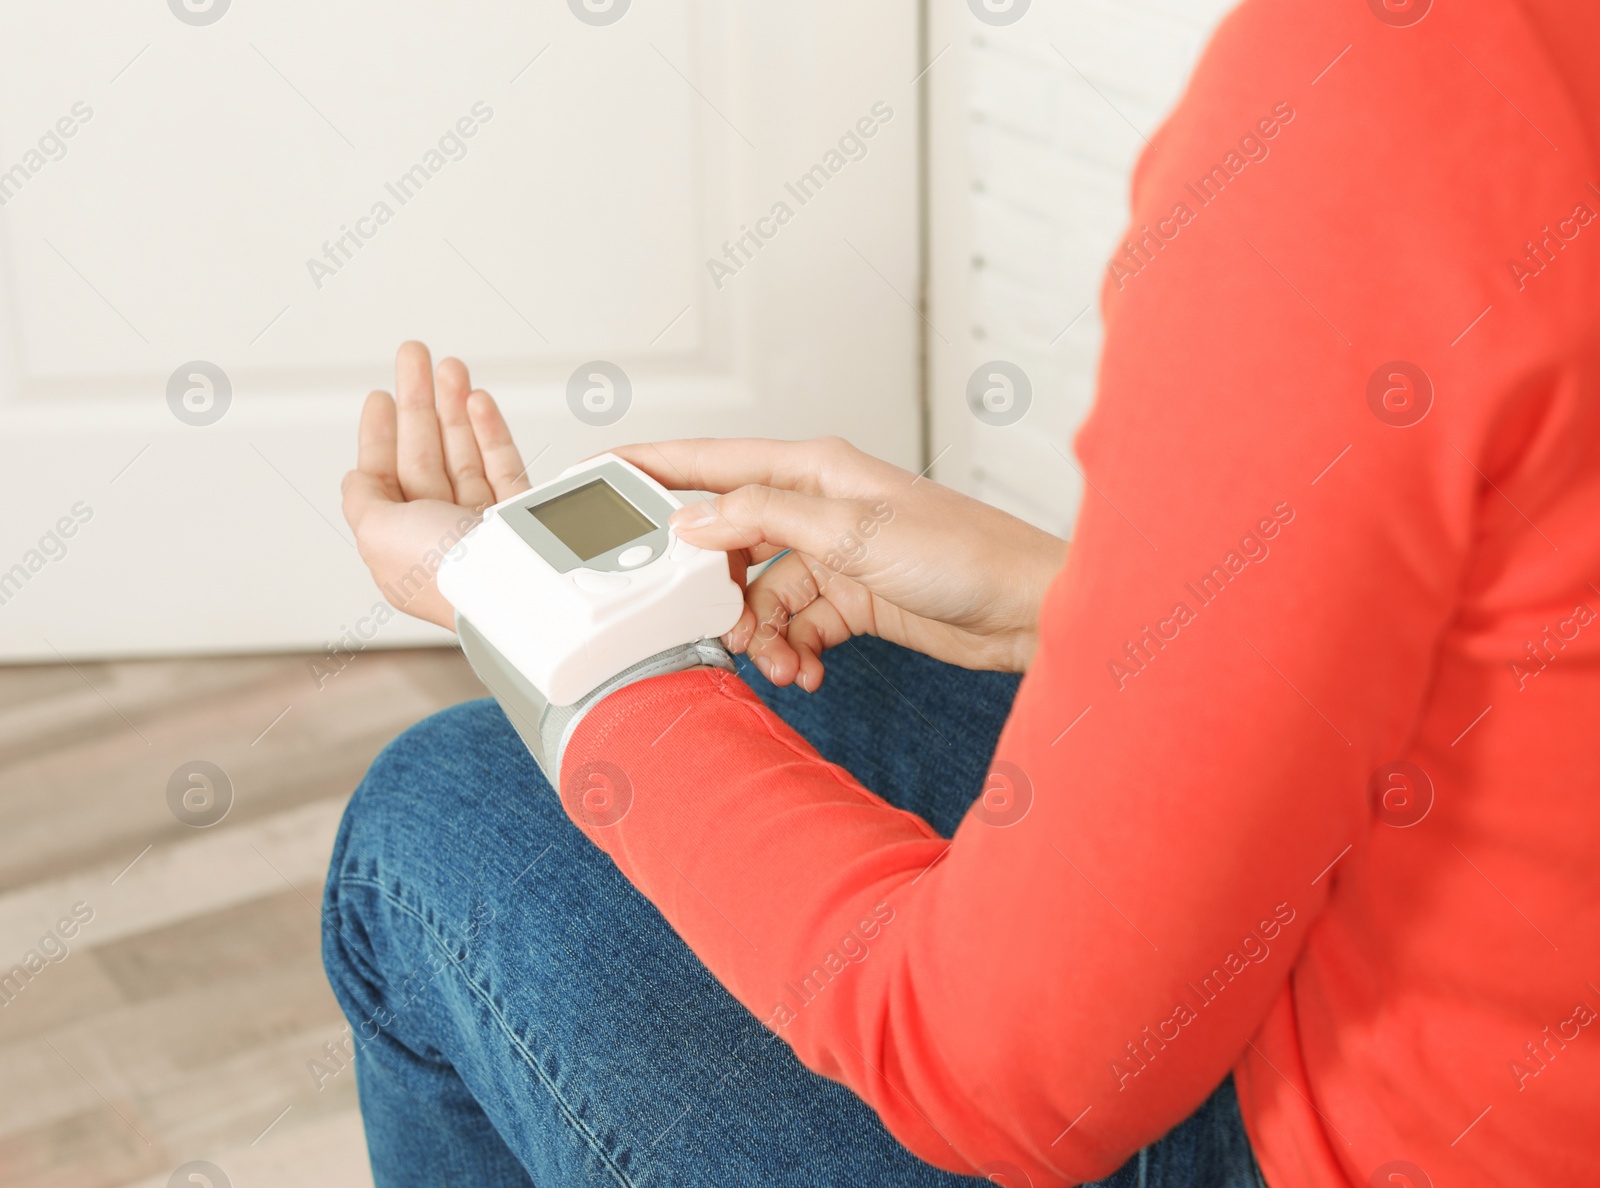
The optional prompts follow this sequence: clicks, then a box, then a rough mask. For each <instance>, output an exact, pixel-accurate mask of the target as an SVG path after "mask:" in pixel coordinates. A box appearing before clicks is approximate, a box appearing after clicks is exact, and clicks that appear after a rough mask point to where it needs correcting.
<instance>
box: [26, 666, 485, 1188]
mask: <svg viewBox="0 0 1600 1188" xmlns="http://www.w3.org/2000/svg"><path fill="white" fill-rule="evenodd" d="M312 659H313V658H311V657H305V656H278V657H250V658H232V659H208V660H167V661H140V662H126V663H106V664H79V665H77V666H75V667H74V666H71V665H61V666H42V667H31V668H0V978H6V977H9V978H10V979H11V980H10V982H7V983H0V1002H4V1001H5V1000H6V999H8V998H9V999H10V1001H9V1002H5V1005H0V1184H3V1185H5V1186H6V1188H44V1186H46V1185H49V1186H51V1188H114V1186H122V1185H138V1186H139V1188H167V1184H168V1181H169V1179H170V1178H171V1177H172V1174H173V1172H174V1171H175V1170H176V1169H177V1168H179V1167H180V1166H181V1165H183V1164H185V1163H187V1162H189V1161H192V1160H206V1161H209V1162H211V1163H213V1164H215V1165H216V1166H217V1167H219V1168H220V1169H221V1170H222V1171H223V1173H224V1174H225V1176H226V1177H227V1180H228V1182H229V1184H231V1186H232V1188H273V1186H277V1185H284V1186H288V1185H294V1186H296V1188H319V1186H322V1185H327V1186H329V1188H333V1186H338V1188H351V1186H360V1185H369V1184H370V1183H371V1178H370V1176H369V1174H368V1172H367V1167H366V1151H365V1146H364V1144H363V1141H362V1137H361V1125H360V1119H359V1116H358V1115H357V1113H356V1095H355V1083H354V1077H353V1074H352V1073H350V1072H349V1071H348V1069H345V1070H344V1071H342V1072H334V1073H333V1074H332V1075H331V1076H330V1075H326V1073H324V1075H323V1076H322V1077H321V1080H322V1084H321V1086H320V1087H319V1085H318V1076H317V1071H316V1070H317V1068H318V1066H319V1065H318V1064H314V1063H313V1062H319V1064H320V1067H321V1068H322V1069H324V1070H327V1069H337V1068H338V1067H339V1063H338V1061H337V1060H336V1059H335V1058H333V1057H330V1055H329V1053H328V1050H327V1048H326V1045H329V1044H332V1045H334V1051H335V1052H337V1051H338V1049H339V1046H340V1045H341V1044H342V1042H343V1040H344V1036H345V1028H344V1025H343V1020H342V1018H341V1016H340V1014H339V1011H338V1008H337V1006H336V1005H335V1003H334V999H333V996H332V994H331V993H330V991H329V990H328V987H327V984H326V982H325V981H324V979H323V975H322V967H321V962H320V959H319V956H318V944H319V940H318V910H317V904H318V901H319V896H320V894H321V891H322V879H323V873H324V870H325V868H326V865H327V860H328V854H329V851H330V849H331V847H332V843H333V834H334V830H335V828H336V826H337V824H338V821H339V815H340V813H341V811H342V810H343V807H344V803H345V800H346V798H347V797H348V796H349V794H350V791H351V789H352V788H354V787H355V785H356V783H357V781H359V779H360V777H361V773H362V772H363V771H364V770H365V768H366V766H367V764H368V763H370V762H371V760H372V758H373V756H374V755H376V754H377V752H378V750H379V749H380V748H381V747H382V746H383V745H384V743H386V742H387V741H388V740H389V739H390V738H392V737H394V735H395V734H396V733H398V732H399V731H400V730H402V729H403V728H404V727H406V726H408V725H409V724H411V723H412V722H415V721H416V720H418V719H419V718H422V717H424V716H426V715H427V714H429V713H431V712H433V711H434V710H436V709H439V708H441V707H443V706H446V705H450V704H453V703H455V702H457V701H461V700H464V699H466V698H469V697H477V696H481V695H482V690H481V687H480V686H479V685H478V683H477V681H476V680H475V679H474V678H473V677H472V674H471V672H470V671H469V670H468V669H467V667H466V664H465V662H464V661H463V660H462V659H461V656H460V654H459V653H458V652H455V651H453V650H450V651H409V652H406V651H402V652H370V653H361V654H358V655H357V656H355V657H354V658H353V659H351V660H349V662H348V663H347V665H346V667H344V668H343V669H342V670H341V671H338V672H337V673H336V674H335V675H326V671H327V669H328V667H329V666H328V665H326V664H324V665H322V666H321V667H322V675H318V674H315V673H314V671H313V669H312V667H311V660H312ZM319 681H320V686H319ZM197 759H198V760H205V761H208V762H210V763H214V764H216V765H217V766H218V767H220V768H221V769H222V770H223V772H224V773H226V775H227V777H228V779H229V781H230V782H231V784H232V787H233V790H234V800H233V804H232V807H231V809H230V810H229V812H228V814H227V816H226V817H225V818H224V819H223V820H221V821H220V822H218V823H217V824H214V825H211V826H209V827H206V828H197V827H195V826H193V825H189V824H185V823H183V822H181V821H179V820H178V819H177V818H176V817H175V816H174V814H173V812H172V811H170V810H169V808H168V798H167V784H168V780H169V778H170V777H171V776H172V774H173V772H174V770H175V769H177V768H178V767H179V766H180V765H182V764H184V763H187V762H189V761H192V760H197ZM75 905H81V906H78V908H77V910H78V914H79V916H80V917H82V916H88V915H89V913H90V912H92V913H93V914H92V918H89V919H88V921H87V923H84V924H82V925H81V928H79V929H78V930H77V932H76V935H75V936H73V937H72V939H70V940H65V941H64V942H61V943H58V940H57V938H60V937H61V936H62V935H63V933H65V932H68V931H71V930H72V925H71V924H69V925H67V926H66V927H61V926H59V925H58V923H57V921H59V920H61V919H62V918H63V917H70V915H71V913H72V911H73V909H74V906H75ZM30 952H31V953H36V954H38V956H36V957H34V958H33V959H32V960H31V962H30V961H29V959H28V958H29V954H30ZM19 963H21V964H22V965H23V969H22V971H21V975H20V976H19V975H18V974H17V973H16V972H15V971H13V966H15V965H17V964H19ZM30 965H31V967H32V969H31V970H30V968H29V966H30ZM8 971H11V972H8ZM35 971H36V972H35ZM183 1182H184V1183H185V1184H187V1183H188V1182H189V1181H188V1179H187V1177H184V1180H183ZM194 1182H195V1183H202V1182H204V1181H200V1180H196V1181H194ZM214 1188H221V1182H220V1180H219V1181H218V1183H217V1185H215V1186H214Z"/></svg>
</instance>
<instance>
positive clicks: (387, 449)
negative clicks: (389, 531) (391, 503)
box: [356, 392, 401, 499]
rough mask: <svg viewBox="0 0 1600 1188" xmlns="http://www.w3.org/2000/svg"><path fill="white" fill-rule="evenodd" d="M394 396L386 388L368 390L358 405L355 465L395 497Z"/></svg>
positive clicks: (397, 488) (396, 488)
mask: <svg viewBox="0 0 1600 1188" xmlns="http://www.w3.org/2000/svg"><path fill="white" fill-rule="evenodd" d="M395 465H396V463H395V409H394V398H393V397H392V396H390V395H389V393H387V392H370V393H368V394H367V402H366V403H365V404H363V405H362V406H361V427H360V429H359V430H358V431H357V435H356V469H357V470H360V471H363V472H365V473H367V474H370V475H372V476H373V477H374V478H376V479H377V480H379V482H380V484H382V485H383V486H385V487H387V488H388V489H389V490H390V491H391V492H392V494H393V497H394V498H395V499H399V498H400V497H401V496H400V479H399V477H398V476H397V474H396V471H395Z"/></svg>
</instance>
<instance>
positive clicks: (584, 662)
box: [438, 454, 744, 705]
mask: <svg viewBox="0 0 1600 1188" xmlns="http://www.w3.org/2000/svg"><path fill="white" fill-rule="evenodd" d="M615 467H622V468H624V471H625V472H626V475H631V476H632V479H631V480H629V482H628V483H627V484H619V483H618V482H617V481H616V479H618V478H619V477H626V475H621V476H619V472H618V471H616V470H615V469H613V468H615ZM607 475H610V476H612V480H611V481H610V485H611V486H612V487H613V489H614V490H620V493H621V494H622V495H623V496H624V498H627V499H628V502H629V503H630V504H632V505H633V507H634V508H635V509H636V510H637V511H639V512H640V513H641V514H642V515H643V516H644V518H645V519H648V520H649V521H650V522H651V523H652V524H653V525H654V526H655V529H656V531H655V532H652V533H649V534H646V535H642V536H641V537H639V538H637V539H638V540H641V541H655V542H658V543H657V546H656V547H654V548H653V554H654V555H652V556H651V557H650V558H649V560H647V561H645V562H643V563H641V564H637V565H636V566H633V567H627V568H622V567H619V565H618V564H617V561H618V557H619V555H620V557H621V558H622V559H623V564H624V565H625V564H626V560H627V557H628V554H629V553H636V552H637V550H639V549H640V548H641V547H642V546H641V545H639V544H637V543H632V544H631V547H629V545H630V543H631V542H625V543H624V544H622V545H619V546H617V547H616V548H615V549H612V550H609V551H608V552H607V553H606V554H604V555H602V556H597V557H594V558H592V559H591V563H590V564H587V565H586V564H582V563H578V564H572V562H574V561H575V560H576V556H575V555H571V554H569V555H567V556H566V557H565V559H564V560H563V559H562V558H557V560H555V561H552V560H551V558H550V557H548V556H546V555H544V553H542V552H541V551H540V549H539V548H536V547H535V546H534V545H533V544H530V543H529V540H528V539H527V531H528V529H527V525H526V523H525V522H524V523H523V524H522V526H523V531H522V532H519V531H517V530H515V529H514V528H513V527H512V523H513V522H514V521H513V520H508V518H507V517H516V518H518V520H517V521H516V522H521V521H520V517H523V516H531V512H530V510H529V509H530V508H533V507H541V506H544V505H545V504H547V503H548V502H550V501H553V500H554V499H556V498H558V497H559V496H561V495H563V494H565V493H568V492H572V491H576V490H578V489H580V488H581V487H586V486H587V485H589V484H587V483H584V482H583V480H585V479H592V478H599V479H601V480H603V481H604V480H605V479H606V476H607ZM637 484H643V485H644V486H643V487H642V488H641V487H639V486H638V485H637ZM658 501H659V502H658ZM641 504H646V505H648V506H640V505H641ZM681 506H683V505H682V503H681V502H680V501H679V500H678V499H677V498H675V497H674V496H673V495H672V494H671V493H670V492H668V491H667V490H666V488H664V487H662V486H661V484H659V483H657V482H656V481H655V480H654V479H652V478H650V477H649V476H648V475H646V474H645V473H644V472H643V471H641V470H639V469H638V468H637V467H635V466H633V465H631V464H629V463H627V462H625V461H623V460H622V459H621V458H619V457H617V456H616V455H614V454H601V455H599V456H598V457H595V458H590V459H588V460H587V461H584V462H580V463H578V464H577V465H576V466H573V467H570V468H568V469H567V470H565V471H563V472H562V473H561V474H560V475H559V476H558V477H557V478H555V479H553V480H551V481H550V482H548V483H545V484H542V485H541V486H539V487H536V488H534V489H532V490H530V491H524V492H523V493H522V494H520V495H515V496H513V497H511V498H510V499H505V500H502V501H501V502H500V503H497V504H495V505H494V506H493V507H491V508H489V509H488V511H486V512H485V513H484V516H483V521H482V522H481V523H480V524H479V525H478V526H477V527H476V528H474V529H472V531H470V532H469V533H467V535H466V536H465V537H464V538H463V539H462V541H461V542H460V544H458V545H457V547H456V548H454V549H452V550H451V551H450V554H449V555H447V556H446V558H445V560H444V562H443V564H442V565H441V566H440V568H439V575H438V581H439V591H440V593H442V594H443V595H444V596H445V598H446V599H448V600H449V602H450V604H451V605H452V606H454V607H455V609H456V613H457V614H458V615H459V616H460V617H462V618H464V619H466V620H467V621H468V622H469V623H470V624H471V625H472V626H473V627H474V628H475V629H476V630H477V631H478V632H479V633H481V634H482V635H483V637H484V638H485V639H487V640H488V641H489V643H490V644H492V645H493V646H494V648H495V649H496V650H497V651H498V652H499V653H500V654H501V656H503V657H504V659H505V660H506V661H507V662H508V663H509V664H510V665H511V667H512V668H514V669H516V670H517V671H518V672H519V673H521V674H522V675H523V676H524V677H526V678H527V680H528V681H529V682H530V683H531V684H532V685H533V687H534V688H535V689H537V690H538V691H539V692H540V693H542V694H543V695H544V697H545V698H546V699H547V700H548V701H549V703H550V704H551V705H570V704H572V703H573V702H576V701H577V700H578V699H579V698H581V697H583V696H584V695H585V694H587V693H589V692H591V691H592V690H594V689H595V688H596V687H598V686H599V685H600V684H601V683H602V682H604V681H606V680H608V679H610V678H611V677H613V676H616V675H617V674H618V673H620V672H621V671H622V670H623V669H625V668H628V667H630V666H631V665H634V664H637V663H639V662H640V661H642V660H645V659H647V658H648V657H650V656H653V655H655V654H656V653H658V652H661V651H664V650H666V649H668V648H672V647H677V646H679V645H682V644H688V643H694V642H696V641H698V640H702V639H709V638H711V637H713V636H718V635H721V634H723V633H724V632H726V631H727V630H728V629H729V628H731V627H732V626H733V625H734V624H735V623H736V622H738V620H739V615H740V614H741V613H742V611H743V609H744V594H743V592H742V591H741V590H740V589H739V587H738V585H737V584H736V583H735V582H734V581H733V578H732V577H731V575H730V574H729V572H728V556H727V554H726V553H722V552H717V551H708V550H706V549H701V548H697V547H696V546H694V545H691V544H689V543H687V542H686V541H682V540H679V539H678V537H677V534H676V533H673V532H672V531H671V530H670V529H669V528H668V527H667V522H666V517H667V515H668V514H670V512H671V511H672V510H673V509H675V508H678V507H681ZM552 539H554V538H552ZM548 551H550V552H552V553H553V552H556V551H560V552H562V553H565V552H566V550H564V549H559V546H558V547H557V548H555V549H551V550H548ZM562 564H567V565H569V566H570V567H568V568H566V569H564V570H563V569H562V568H560V566H561V565H562Z"/></svg>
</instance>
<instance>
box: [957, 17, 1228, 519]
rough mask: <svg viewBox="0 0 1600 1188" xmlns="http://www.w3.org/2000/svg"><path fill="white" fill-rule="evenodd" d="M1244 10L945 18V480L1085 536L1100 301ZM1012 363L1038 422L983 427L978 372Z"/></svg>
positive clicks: (1029, 416) (1027, 418)
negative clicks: (1185, 103) (972, 397)
mask: <svg viewBox="0 0 1600 1188" xmlns="http://www.w3.org/2000/svg"><path fill="white" fill-rule="evenodd" d="M980 7H981V6H980ZM1229 7H1231V5H1230V4H1229V3H1226V2H1224V0H1184V2H1179V0H1140V3H1138V4H1131V3H1122V2H1118V0H1087V2H1084V3H1077V4H1073V5H1071V6H1068V7H1066V8H1064V9H1061V8H1057V7H1056V6H1050V7H1048V8H1047V7H1046V6H1044V5H1041V4H1034V5H1033V6H1032V7H1031V9H1030V10H1029V11H1027V12H1026V13H1025V15H1024V16H1023V17H1022V18H1021V19H1020V20H1017V21H1016V22H1015V23H1013V24H1011V25H1007V26H990V25H988V24H985V23H984V22H982V21H980V20H979V19H978V18H977V17H976V16H974V14H973V12H972V11H971V9H970V8H969V6H968V5H966V4H947V5H939V6H937V8H936V12H935V21H934V41H933V46H934V52H935V53H937V52H938V50H939V47H940V46H942V45H945V44H948V45H950V47H951V48H950V50H949V51H948V52H947V53H946V55H945V59H943V60H941V61H940V62H939V63H938V64H937V65H936V66H935V67H934V73H933V74H932V75H931V76H930V77H932V79H933V96H934V98H933V123H932V126H933V128H934V130H935V131H934V144H933V162H932V184H933V201H932V205H933V210H932V229H933V267H932V277H933V302H932V309H933V314H932V320H933V323H934V325H935V327H936V329H937V331H938V334H937V336H936V339H935V348H934V352H933V358H934V433H933V438H934V440H933V448H934V450H935V451H936V452H938V451H945V452H944V453H943V456H942V457H941V458H940V461H939V463H938V467H937V470H936V472H935V473H936V474H937V476H938V477H939V479H940V480H941V481H943V482H946V483H949V484H950V485H952V486H956V487H958V488H960V489H962V490H965V491H968V492H970V493H971V494H974V495H977V496H978V497H979V498H982V499H984V500H986V501H988V502H990V503H994V504H997V505H998V506H1001V507H1003V508H1005V509H1006V510H1008V511H1011V512H1014V513H1016V514H1017V515H1021V516H1023V517H1025V518H1027V519H1029V520H1032V521H1033V522H1035V523H1037V524H1039V525H1041V526H1043V527H1045V528H1048V529H1049V530H1051V531H1053V532H1059V533H1062V534H1065V533H1066V532H1067V531H1068V530H1069V529H1070V526H1071V523H1072V520H1073V517H1074V516H1075V515H1076V513H1077V505H1078V498H1079V488H1080V485H1081V483H1080V480H1079V478H1078V476H1077V474H1076V472H1075V470H1074V467H1073V466H1072V465H1071V464H1069V463H1068V461H1067V460H1066V457H1065V456H1064V455H1068V454H1070V449H1071V440H1072V435H1073V433H1074V432H1075V431H1076V429H1077V427H1078V424H1079V422H1080V421H1081V420H1082V419H1083V416H1084V414H1085V413H1086V412H1087V411H1088V408H1089V404H1090V402H1091V401H1092V399H1093V396H1094V379H1095V369H1096V365H1097V360H1098V357H1099V343H1100V322H1099V313H1098V309H1097V308H1096V301H1097V297H1098V293H1099V287H1100V283H1101V278H1102V276H1103V275H1104V269H1105V262H1106V259H1107V258H1108V257H1109V255H1110V254H1111V250H1112V248H1113V246H1114V244H1115V242H1116V239H1117V236H1118V234H1119V232H1121V231H1122V230H1123V229H1124V226H1125V224H1126V222H1127V218H1128V209H1127V206H1128V179H1129V175H1130V173H1131V172H1132V169H1133V164H1134V161H1135V159H1136V158H1137V155H1138V153H1139V152H1140V151H1141V150H1142V149H1143V148H1144V142H1145V138H1146V137H1147V136H1148V135H1149V134H1150V133H1151V132H1152V131H1153V129H1154V128H1155V127H1156V126H1157V125H1158V124H1159V123H1160V121H1161V120H1162V119H1163V118H1164V117H1165V114H1166V113H1167V111H1168V110H1170V108H1171V106H1172V104H1173V103H1174V102H1175V101H1176V100H1177V98H1178V96H1179V95H1180V93H1181V92H1182V89H1183V86H1184V84H1185V82H1186V81H1187V79H1188V75H1189V72H1190V70H1191V69H1192V68H1193V65H1194V62H1195V60H1196V59H1197V58H1198V56H1199V53H1200V51H1201V49H1202V48H1203V47H1204V44H1205V41H1206V39H1207V38H1208V37H1209V35H1210V33H1211V30H1212V29H1213V28H1214V27H1215V25H1216V23H1217V21H1218V20H1220V19H1221V17H1222V15H1223V14H1224V13H1225V12H1226V11H1227V9H1228V8H1229ZM1069 326H1070V329H1068V327H1069ZM997 359H998V360H1004V361H1007V362H1010V363H1013V364H1015V365H1016V366H1018V367H1020V368H1021V369H1022V371H1023V372H1024V373H1025V374H1026V375H1027V376H1028V378H1029V380H1030V381H1031V383H1032V389H1033V403H1032V406H1031V407H1030V409H1029V410H1028V412H1027V414H1026V415H1025V416H1024V417H1023V418H1022V419H1021V420H1019V421H1017V422H1016V423H1015V424H1011V425H1005V426H996V425H990V424H985V423H983V422H982V421H980V420H979V419H978V418H977V417H976V416H974V415H973V414H972V412H971V409H970V407H969V404H968V399H967V393H966V387H967V381H968V378H969V376H971V375H972V373H973V371H974V369H975V368H977V367H978V366H979V365H980V364H982V363H985V362H987V361H990V360H997Z"/></svg>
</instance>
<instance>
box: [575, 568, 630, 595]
mask: <svg viewBox="0 0 1600 1188" xmlns="http://www.w3.org/2000/svg"><path fill="white" fill-rule="evenodd" d="M572 584H573V585H574V586H576V587H578V589H580V590H587V591H588V592H589V593H590V594H610V593H612V592H613V591H616V590H624V589H626V588H627V586H628V579H627V578H626V577H625V576H624V575H622V574H620V573H596V572H595V571H594V570H592V569H580V570H578V571H577V572H576V573H574V574H573V575H572Z"/></svg>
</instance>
